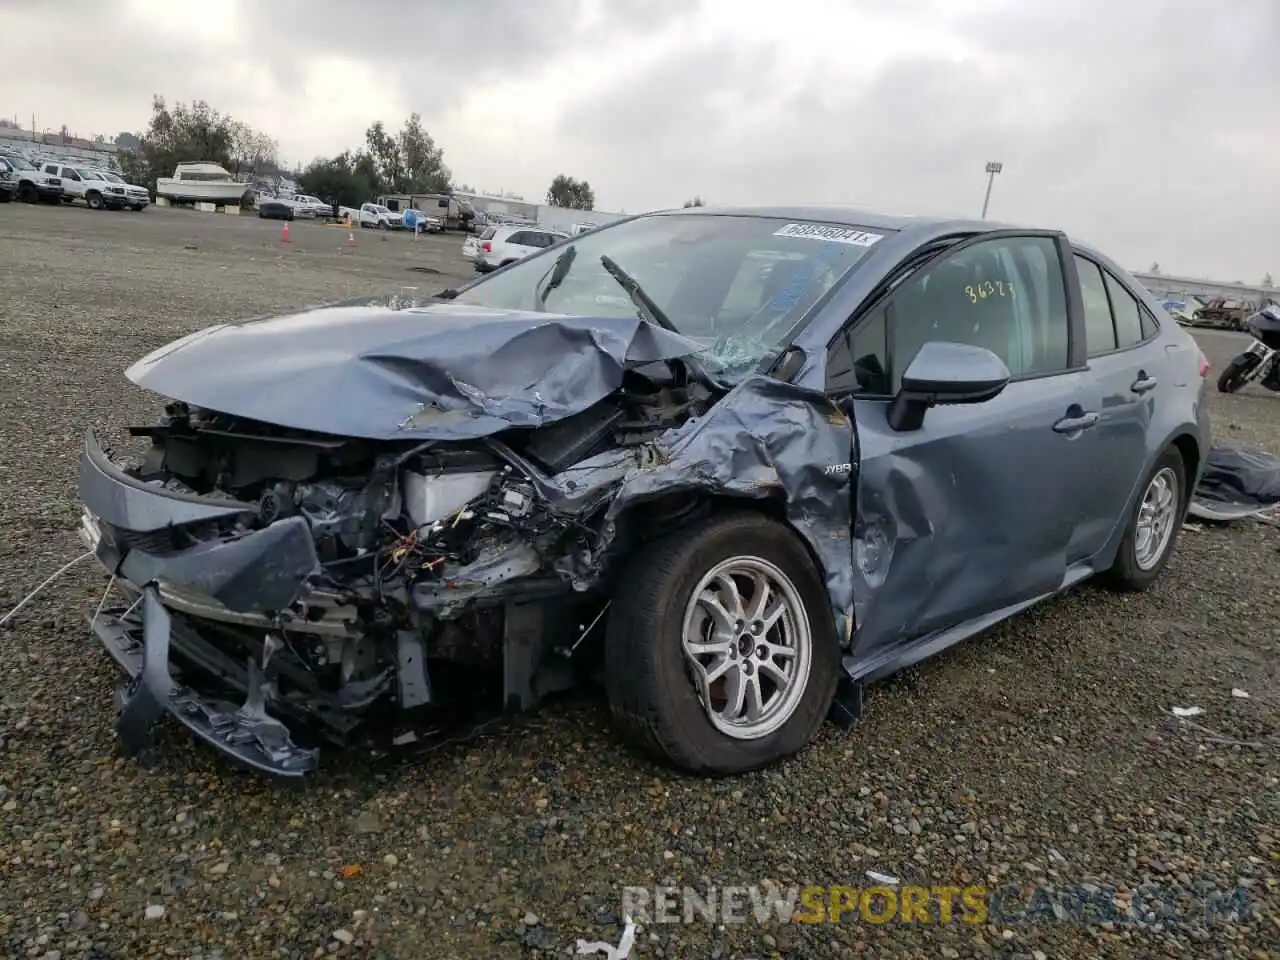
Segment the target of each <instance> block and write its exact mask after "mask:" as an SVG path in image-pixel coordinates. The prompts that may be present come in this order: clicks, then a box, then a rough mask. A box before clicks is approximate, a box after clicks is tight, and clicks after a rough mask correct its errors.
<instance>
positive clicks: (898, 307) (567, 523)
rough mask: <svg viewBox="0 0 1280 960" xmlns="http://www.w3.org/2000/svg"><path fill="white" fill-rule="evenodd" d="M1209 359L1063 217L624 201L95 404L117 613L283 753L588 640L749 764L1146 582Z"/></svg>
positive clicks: (616, 697)
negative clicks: (157, 405) (570, 226)
mask: <svg viewBox="0 0 1280 960" xmlns="http://www.w3.org/2000/svg"><path fill="white" fill-rule="evenodd" d="M1207 368H1208V364H1207V362H1206V360H1205V358H1204V355H1203V354H1202V353H1201V352H1200V350H1199V349H1198V348H1197V346H1196V344H1195V342H1194V340H1193V339H1192V338H1191V337H1190V336H1189V335H1188V334H1187V333H1186V332H1185V331H1183V330H1182V329H1181V328H1180V327H1179V326H1178V325H1177V324H1176V323H1174V322H1173V321H1172V320H1171V319H1170V318H1169V317H1168V316H1167V315H1166V314H1165V312H1164V311H1163V310H1162V309H1161V307H1160V305H1159V304H1158V303H1157V302H1156V301H1154V300H1153V299H1152V298H1151V297H1150V295H1149V294H1148V293H1147V292H1146V291H1145V290H1144V289H1143V288H1142V287H1141V286H1140V285H1139V284H1138V283H1137V282H1136V281H1135V280H1134V279H1133V277H1132V276H1130V275H1129V274H1128V273H1126V272H1125V271H1124V270H1122V269H1121V268H1120V267H1119V266H1117V265H1116V264H1115V263H1114V262H1113V261H1111V260H1110V259H1108V258H1107V257H1105V256H1104V255H1102V254H1100V253H1098V252H1097V251H1094V250H1091V249H1088V248H1086V247H1083V246H1081V245H1079V244H1076V243H1073V242H1072V241H1071V240H1070V239H1068V238H1067V237H1066V236H1064V235H1063V234H1062V233H1058V232H1053V231H1047V230H1032V229H1022V228H1014V227H1002V226H997V225H994V224H991V223H989V222H985V221H983V222H962V221H942V220H924V219H908V218H893V217H886V216H880V215H874V214H870V213H866V212H858V211H845V210H832V209H800V208H794V209H793V208H783V209H721V210H717V209H711V208H705V207H703V208H692V209H686V210H680V211H672V212H663V213H655V214H647V215H642V216H638V217H632V218H630V219H627V220H623V221H620V222H618V223H614V224H611V225H608V226H605V227H602V228H600V229H597V230H594V231H592V232H590V233H587V234H584V235H582V236H580V237H578V238H575V239H571V240H569V241H567V242H565V243H562V244H559V245H557V246H555V247H552V248H549V249H547V250H544V251H541V252H539V253H538V254H536V255H534V256H531V257H529V258H527V259H525V260H522V261H520V262H519V263H516V264H513V265H511V266H508V267H506V268H504V269H502V270H500V271H497V272H496V273H493V274H491V275H489V276H486V277H484V278H482V279H479V280H477V281H475V282H474V283H471V284H470V285H468V286H466V287H463V288H462V289H459V290H444V291H441V292H440V293H439V294H438V295H436V296H435V297H432V298H429V299H421V300H417V301H414V300H397V299H394V298H393V299H390V300H379V301H348V302H344V303H340V304H337V305H334V306H330V307H324V308H320V309H314V310H308V311H305V312H301V313H297V314H294V315H290V316H282V317H275V318H270V319H255V320H249V321H244V322H237V323H228V324H224V325H220V326H216V327H213V328H211V329H207V330H203V331H201V332H199V333H196V334H193V335H191V336H188V337H186V338H184V339H181V340H179V341H177V342H175V343H173V344H170V345H169V346H166V347H163V348H162V349H159V350H157V351H155V352H154V353H152V354H151V355H149V356H147V357H145V358H143V359H142V360H140V361H138V362H137V363H136V364H135V365H134V366H132V367H131V368H130V369H129V370H128V371H127V376H128V377H129V379H131V380H132V381H133V382H134V383H136V384H138V385H140V386H141V387H143V388H145V389H147V390H150V391H153V392H155V393H158V394H160V395H162V396H163V397H165V398H166V400H167V406H166V413H165V416H164V417H163V419H162V420H161V422H159V423H157V424H155V425H152V426H147V427H140V428H135V429H134V430H133V431H132V432H133V434H134V435H135V436H138V437H142V438H144V443H146V444H149V449H148V451H147V452H146V454H145V455H144V456H142V457H141V458H140V459H135V460H134V461H133V462H125V461H124V460H122V459H121V458H119V457H117V456H116V455H115V454H113V453H112V452H111V451H110V450H108V449H106V448H105V447H104V445H103V444H102V442H101V441H100V440H99V439H98V438H97V436H96V434H94V433H93V432H92V431H91V432H90V433H89V435H88V436H87V438H86V442H85V448H84V451H83V455H82V460H81V476H80V492H81V496H82V499H83V502H84V508H85V509H84V517H83V525H82V535H83V537H84V538H85V539H86V541H87V542H88V543H89V545H90V546H91V547H92V549H94V550H95V551H96V554H97V556H98V558H99V559H100V560H101V562H102V564H103V565H104V566H105V567H106V569H107V571H108V572H109V573H110V574H111V575H112V576H113V577H114V578H115V583H116V584H117V586H118V587H119V589H121V590H122V591H123V592H124V595H123V597H121V599H120V600H119V602H118V603H104V604H103V606H102V609H99V610H97V611H95V613H94V615H93V617H92V620H91V623H92V629H93V631H94V632H95V633H96V635H97V636H98V638H99V639H100V640H101V642H102V643H103V644H104V645H105V647H106V649H107V650H108V651H109V652H110V653H111V654H112V656H113V657H114V658H115V660H116V661H117V662H118V663H119V665H120V666H121V668H122V669H123V670H124V671H125V672H126V673H127V674H128V676H129V678H130V679H129V682H128V683H127V684H126V685H125V687H124V688H123V689H122V691H121V697H120V700H121V715H120V720H119V734H120V737H121V740H122V742H123V744H124V745H125V747H126V748H127V749H129V750H138V749H141V748H143V747H145V746H146V745H147V743H148V742H149V738H150V736H151V734H152V729H153V726H154V724H155V723H156V721H157V720H159V719H160V718H161V717H163V716H171V717H173V718H176V720H177V721H178V722H180V723H181V724H183V725H184V726H185V727H186V728H187V729H188V730H189V731H190V732H191V733H192V734H194V735H195V736H197V737H198V738H200V739H201V740H203V741H205V742H207V743H208V744H210V745H212V746H214V747H216V748H217V749H219V750H221V751H223V752H225V753H227V754H230V755H231V756H232V757H234V758H235V759H237V760H238V761H240V762H242V763H245V764H248V765H250V766H252V767H255V768H257V769H259V770H262V771H266V772H269V773H273V774H278V775H284V776H298V775H302V774H305V773H306V772H308V771H310V770H312V769H313V768H314V767H315V766H316V764H317V762H318V758H319V755H320V751H321V749H323V748H325V746H326V745H327V744H333V745H341V744H345V743H350V742H352V740H353V739H354V738H356V737H358V736H359V735H360V731H361V730H367V729H368V728H369V727H370V725H372V724H375V723H377V722H380V719H385V718H387V717H388V716H390V717H393V718H399V719H400V720H401V721H403V722H406V723H411V722H412V721H413V719H414V718H420V717H423V716H425V715H428V714H429V713H430V712H431V711H432V710H433V709H436V708H438V707H439V706H440V705H441V704H443V703H445V702H447V701H448V700H450V699H451V698H452V699H457V698H459V697H461V698H463V699H466V698H467V697H468V696H470V693H469V692H468V688H467V687H466V686H465V683H466V681H465V680H464V679H460V678H462V677H465V676H466V675H467V674H466V672H465V670H464V669H462V668H467V669H474V670H476V671H480V672H482V673H484V675H486V676H489V677H491V678H493V684H494V690H495V692H496V693H497V696H498V697H500V700H501V705H502V706H503V707H505V708H509V709H513V710H519V709H527V708H529V707H532V706H533V705H534V704H536V703H537V702H538V701H539V700H540V699H541V698H542V697H544V696H545V695H547V694H548V693H550V692H553V691H556V690H559V689H563V688H565V687H566V686H568V685H569V684H571V683H572V682H573V680H574V673H575V666H576V665H577V663H578V661H580V660H581V659H582V658H583V657H587V658H590V657H591V656H592V654H593V651H594V653H595V655H596V656H597V660H596V662H597V665H598V667H599V670H600V672H601V673H602V675H603V678H604V685H605V688H606V690H607V695H608V701H609V705H610V709H611V712H612V714H613V716H614V718H615V720H616V721H617V726H618V729H619V731H620V733H621V734H622V736H623V737H625V739H627V740H628V741H629V742H630V743H632V744H634V745H635V746H637V747H639V748H642V749H643V750H645V751H647V752H648V753H649V754H650V755H652V756H654V757H656V758H657V759H659V760H661V761H664V762H666V763H669V764H671V765H674V766H676V767H678V768H682V769H685V770H689V771H693V772H697V773H702V774H709V775H723V774H735V773H740V772H743V771H747V770H751V769H754V768H758V767H761V766H764V765H766V764H770V763H773V762H775V761H777V760H779V759H780V758H783V757H786V756H788V755H790V754H793V753H795V752H796V751H798V750H800V749H801V748H802V747H803V746H804V745H805V743H806V742H807V741H808V740H809V739H810V738H811V737H812V736H813V735H814V733H815V731H816V730H817V729H818V727H819V725H820V724H821V723H822V722H823V720H824V718H827V717H831V718H833V719H836V720H841V721H845V722H847V721H849V720H852V719H853V718H855V717H856V716H857V715H858V713H859V711H860V709H861V691H862V689H863V687H864V685H865V684H867V683H868V682H871V681H873V680H875V679H877V678H880V677H883V676H886V675H888V674H890V673H892V672H894V671H897V670H899V669H901V668H902V667H904V666H906V665H909V664H911V663H914V662H916V661H918V660H920V659H922V658H923V657H926V656H929V655H931V654H933V653H936V652H938V651H940V650H942V649H944V648H946V647H948V646H950V645H951V644H954V643H956V642H958V641H959V640H962V639H964V638H966V637H969V636H971V635H973V634H976V633H978V632H979V631H981V630H983V629H985V628H986V627H988V626H990V625H991V624H993V623H995V622H996V621H999V620H1001V619H1003V618H1006V617H1009V616H1011V615H1013V614H1015V613H1017V612H1018V611H1020V610H1023V609H1025V608H1027V607H1028V606H1030V605H1032V604H1034V603H1036V602H1038V601H1040V600H1043V599H1045V598H1046V597H1050V596H1053V595H1054V594H1056V593H1059V592H1061V591H1063V590H1066V589H1068V588H1069V587H1071V586H1072V585H1074V584H1077V583H1079V582H1081V581H1083V580H1085V579H1087V578H1090V577H1093V576H1095V575H1102V576H1104V577H1105V578H1106V580H1107V581H1108V582H1109V583H1111V584H1113V585H1114V586H1116V587H1118V588H1121V589H1128V590H1143V589H1145V588H1147V587H1148V586H1150V585H1151V583H1152V582H1153V581H1154V580H1155V579H1156V578H1157V577H1158V576H1159V575H1160V572H1161V570H1162V568H1163V567H1164V566H1165V564H1166V563H1167V562H1168V560H1169V557H1170V554H1171V553H1172V551H1173V549H1174V543H1175V541H1176V539H1177V535H1178V530H1179V528H1180V526H1181V521H1182V518H1183V515H1184V512H1185V511H1186V509H1187V505H1188V502H1189V499H1190V492H1191V491H1192V490H1193V489H1194V487H1195V483H1196V480H1197V479H1198V477H1199V475H1200V473H1201V470H1202V468H1203V464H1204V459H1205V455H1206V453H1207V451H1208V449H1209V440H1210V438H1209V425H1208V421H1207V416H1206V407H1205V376H1206V372H1207Z"/></svg>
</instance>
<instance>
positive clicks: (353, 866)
mask: <svg viewBox="0 0 1280 960" xmlns="http://www.w3.org/2000/svg"><path fill="white" fill-rule="evenodd" d="M338 872H339V873H340V874H342V875H343V876H344V877H345V878H346V879H348V880H350V879H351V878H352V877H358V876H360V875H361V874H363V873H364V868H362V867H361V866H360V864H358V863H348V864H347V865H346V866H344V867H343V868H342V869H341V870H339V871H338Z"/></svg>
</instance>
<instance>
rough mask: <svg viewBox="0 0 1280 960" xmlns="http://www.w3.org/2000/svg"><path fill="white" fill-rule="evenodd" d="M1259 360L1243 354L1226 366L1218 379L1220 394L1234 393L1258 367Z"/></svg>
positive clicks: (1251, 355) (1250, 354)
mask: <svg viewBox="0 0 1280 960" xmlns="http://www.w3.org/2000/svg"><path fill="white" fill-rule="evenodd" d="M1260 360H1261V358H1260V357H1257V356H1254V355H1253V354H1252V353H1244V354H1241V355H1240V356H1238V357H1236V358H1235V359H1234V360H1232V361H1231V362H1230V363H1228V364H1227V365H1226V367H1225V368H1224V369H1223V371H1222V373H1221V374H1220V375H1219V377H1218V391H1219V392H1220V393H1235V392H1236V391H1237V390H1239V389H1240V388H1241V387H1243V386H1244V385H1245V384H1246V383H1247V382H1248V380H1249V374H1250V373H1252V372H1253V368H1254V367H1256V366H1257V365H1258V363H1259V362H1260Z"/></svg>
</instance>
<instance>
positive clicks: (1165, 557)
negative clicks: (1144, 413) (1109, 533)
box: [1107, 447, 1189, 592]
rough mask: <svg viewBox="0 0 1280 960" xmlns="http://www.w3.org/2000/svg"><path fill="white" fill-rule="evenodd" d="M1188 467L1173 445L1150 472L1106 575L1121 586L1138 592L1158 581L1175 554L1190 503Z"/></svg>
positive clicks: (1112, 583)
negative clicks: (1179, 531)
mask: <svg viewBox="0 0 1280 960" xmlns="http://www.w3.org/2000/svg"><path fill="white" fill-rule="evenodd" d="M1186 477H1187V467H1186V464H1184V463H1183V462H1182V454H1180V453H1179V452H1178V450H1177V449H1176V448H1174V447H1170V448H1168V449H1167V450H1165V452H1164V453H1162V454H1161V455H1160V459H1159V460H1157V461H1156V464H1155V466H1154V467H1152V468H1151V472H1150V473H1148V474H1147V477H1146V483H1145V484H1144V485H1143V488H1142V495H1141V496H1140V497H1139V498H1138V503H1137V505H1136V506H1135V507H1134V510H1133V515H1132V516H1130V518H1129V525H1128V527H1127V528H1126V529H1125V533H1124V539H1123V540H1121V541H1120V550H1119V552H1118V553H1117V554H1116V559H1115V563H1114V564H1113V565H1112V567H1111V569H1110V570H1108V571H1107V579H1108V580H1109V581H1110V583H1111V585H1112V586H1114V587H1115V588H1117V589H1119V590H1125V591H1132V592H1138V591H1142V590H1146V589H1147V588H1148V587H1150V586H1151V584H1153V583H1155V581H1156V578H1157V577H1158V576H1160V571H1162V570H1163V569H1164V567H1165V564H1166V563H1168V562H1169V557H1170V556H1171V555H1172V554H1173V545H1174V543H1175V542H1176V541H1177V539H1178V530H1179V529H1180V528H1181V527H1182V517H1183V513H1184V512H1185V510H1186V506H1187V503H1188V499H1189V498H1188V497H1187V487H1186V483H1187V481H1186Z"/></svg>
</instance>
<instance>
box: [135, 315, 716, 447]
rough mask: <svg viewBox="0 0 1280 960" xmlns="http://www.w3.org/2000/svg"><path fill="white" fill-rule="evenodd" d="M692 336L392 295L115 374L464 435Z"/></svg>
mask: <svg viewBox="0 0 1280 960" xmlns="http://www.w3.org/2000/svg"><path fill="white" fill-rule="evenodd" d="M702 349H704V348H703V347H702V345H700V344H698V343H697V342H696V341H693V340H689V339H687V338H685V337H682V336H679V335H678V334H674V333H671V332H670V331H667V330H664V329H662V328H661V327H658V326H655V325H654V324H651V323H649V322H648V321H646V320H642V319H640V318H639V317H627V318H616V317H608V318H589V317H569V316H562V315H559V314H552V313H524V312H516V311H507V310H492V309H488V308H485V307H476V306H471V305H467V304H456V303H443V302H435V301H430V300H415V299H412V298H403V297H393V298H377V299H365V300H356V301H346V302H343V303H340V304H335V305H333V306H330V307H322V308H319V309H315V310H308V311H306V312H303V313H297V314H293V315H288V316H281V317H273V318H268V319H261V320H246V321H240V322H236V323H228V324H221V325H219V326H214V327H210V328H208V329H205V330H201V331H199V332H198V333H193V334H191V335H190V336H187V337H183V338H182V339H180V340H176V341H174V342H173V343H171V344H169V345H167V346H164V347H161V348H160V349H159V350H156V351H154V352H152V353H150V354H148V355H147V356H146V357H143V358H142V359H141V360H139V361H138V362H137V363H135V364H133V366H131V367H130V368H129V369H128V370H127V371H126V373H125V375H126V376H127V377H128V378H129V379H130V380H132V381H133V382H134V383H136V384H137V385H138V386H140V387H143V388H145V389H147V390H152V391H154V392H156V393H159V394H162V395H163V396H165V397H169V398H172V399H175V400H182V401H185V402H187V403H189V404H192V405H194V406H198V407H204V408H207V409H210V410H216V411H219V412H222V413H227V414H231V415H234V416H241V417H247V418H249V419H253V420H260V421H263V422H266V423H273V424H277V425H279V426H284V427H292V428H294V429H298V430H312V431H317V432H321V433H331V434H340V435H343V436H352V437H364V438H368V439H375V440H396V439H466V438H472V437H481V436H487V435H489V434H492V433H496V432H498V431H500V430H504V429H506V428H508V427H512V426H529V427H534V426H538V425H540V424H543V423H549V422H551V421H554V420H559V419H563V418H564V417H567V416H570V415H571V414H574V413H577V412H579V411H582V410H585V409H586V408H588V407H590V406H591V405H592V404H594V403H596V402H597V401H599V400H602V399H603V398H604V397H606V396H608V395H609V394H610V393H612V392H613V391H614V390H616V389H617V388H618V387H619V386H620V385H621V383H622V375H623V372H624V371H625V370H626V369H627V368H629V367H635V366H641V365H643V364H646V363H653V362H656V361H660V360H671V359H676V358H679V357H685V356H689V355H690V354H692V353H695V352H697V351H699V350H702Z"/></svg>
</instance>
